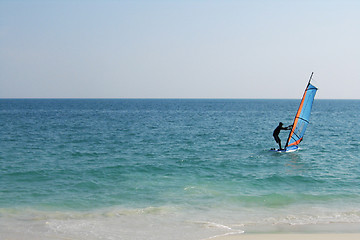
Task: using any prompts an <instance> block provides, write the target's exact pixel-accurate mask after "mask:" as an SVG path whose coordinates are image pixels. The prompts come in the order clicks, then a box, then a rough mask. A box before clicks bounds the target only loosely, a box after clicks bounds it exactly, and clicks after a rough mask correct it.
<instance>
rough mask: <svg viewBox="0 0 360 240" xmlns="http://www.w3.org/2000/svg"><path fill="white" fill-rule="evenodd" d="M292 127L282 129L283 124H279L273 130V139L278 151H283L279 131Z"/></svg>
mask: <svg viewBox="0 0 360 240" xmlns="http://www.w3.org/2000/svg"><path fill="white" fill-rule="evenodd" d="M291 127H292V125H290V126H288V127H283V123H282V122H279V125H278V126H277V127H276V128H275V130H274V132H273V136H274V139H275V142H277V143H278V144H279V147H280V148H279V150H284V149H282V148H281V140H280V138H279V133H280V131H281V130H290V129H291Z"/></svg>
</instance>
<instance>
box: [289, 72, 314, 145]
mask: <svg viewBox="0 0 360 240" xmlns="http://www.w3.org/2000/svg"><path fill="white" fill-rule="evenodd" d="M313 74H314V73H311V76H310V79H309V82H308V85H307V86H306V89H305V92H304V95H303V97H302V99H301V102H300V106H299V109H298V111H297V113H296V115H295V119H294V122H293V126H292V128H291V131H290V133H289V137H288V139H287V141H286V145H285V149H289V148H294V147H295V148H297V146H298V145H299V143H300V142H301V141H302V140H303V137H304V134H305V131H306V127H307V125H308V124H309V120H310V113H311V108H312V105H313V102H314V98H315V94H316V91H317V90H318V89H317V88H316V87H315V86H314V85H312V84H311V79H312V76H313Z"/></svg>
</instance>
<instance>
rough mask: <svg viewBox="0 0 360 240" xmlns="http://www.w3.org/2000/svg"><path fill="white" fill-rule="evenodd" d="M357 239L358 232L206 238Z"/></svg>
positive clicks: (238, 235)
mask: <svg viewBox="0 0 360 240" xmlns="http://www.w3.org/2000/svg"><path fill="white" fill-rule="evenodd" d="M211 239H213V240H304V239H307V240H339V239H344V240H358V239H360V233H283V234H281V233H274V234H271V233H269V234H265V233H259V234H257V233H248V234H247V233H244V234H234V235H222V236H215V237H212V238H208V239H206V240H211Z"/></svg>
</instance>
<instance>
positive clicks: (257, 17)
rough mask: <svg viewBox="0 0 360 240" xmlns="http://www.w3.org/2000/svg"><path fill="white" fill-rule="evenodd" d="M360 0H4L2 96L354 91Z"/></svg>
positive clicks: (326, 95) (0, 14)
mask: <svg viewBox="0 0 360 240" xmlns="http://www.w3.org/2000/svg"><path fill="white" fill-rule="evenodd" d="M359 13H360V1H357V0H311V1H310V0H298V1H297V0H251V1H250V0H237V1H230V0H222V1H220V0H219V1H211V0H207V1H205V0H193V1H189V0H181V1H180V0H167V1H165V0H153V1H152V0H147V1H141V0H131V1H130V0H129V1H125V0H123V1H121V0H118V1H115V0H112V1H110V0H102V1H100V0H88V1H85V0H73V1H70V0H63V1H60V0H59V1H55V0H49V1H35V0H0V98H261V99H264V98H265V99H266V98H270V99H274V98H275V99H287V98H295V99H297V98H301V96H302V94H303V91H304V89H305V86H306V84H307V81H308V80H309V77H310V74H311V72H314V77H313V83H314V84H315V85H316V86H317V87H318V88H319V91H318V94H317V98H320V99H321V98H322V99H359V98H360V93H359V90H360V14H359Z"/></svg>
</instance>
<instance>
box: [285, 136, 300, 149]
mask: <svg viewBox="0 0 360 240" xmlns="http://www.w3.org/2000/svg"><path fill="white" fill-rule="evenodd" d="M301 141H302V138H300V139H299V140H297V141H296V142H293V143H292V144H289V145H288V147H289V146H294V145H298V144H299V143H300V142H301Z"/></svg>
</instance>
